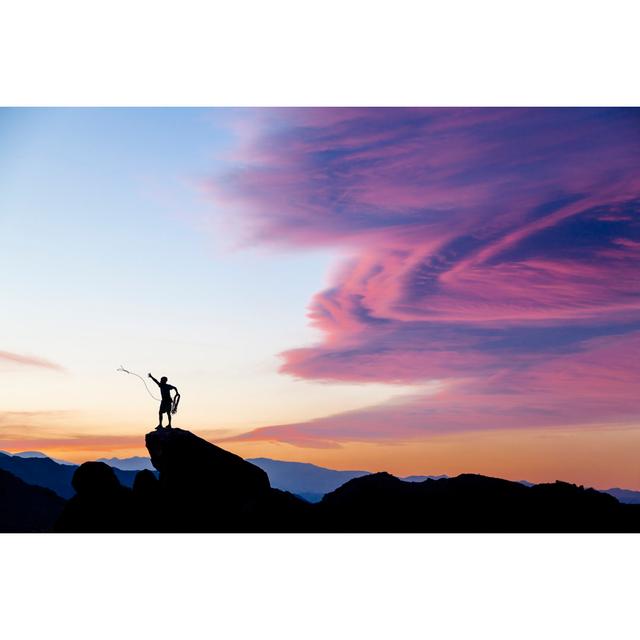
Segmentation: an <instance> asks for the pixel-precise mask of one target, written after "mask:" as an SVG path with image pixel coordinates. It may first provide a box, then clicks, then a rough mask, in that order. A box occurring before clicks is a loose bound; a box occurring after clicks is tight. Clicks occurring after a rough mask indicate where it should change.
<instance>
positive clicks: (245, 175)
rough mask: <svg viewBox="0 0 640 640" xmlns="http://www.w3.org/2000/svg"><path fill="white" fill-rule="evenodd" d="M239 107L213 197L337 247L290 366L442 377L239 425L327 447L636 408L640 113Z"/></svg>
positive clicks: (318, 371) (355, 374)
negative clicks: (420, 389) (315, 334)
mask: <svg viewBox="0 0 640 640" xmlns="http://www.w3.org/2000/svg"><path fill="white" fill-rule="evenodd" d="M247 116H248V120H249V121H250V125H249V124H247V125H244V126H245V129H244V130H243V136H242V145H241V146H240V147H239V148H238V149H237V150H236V152H235V155H234V167H235V168H234V169H233V170H232V171H230V172H228V173H226V174H224V175H220V176H215V177H214V178H212V179H211V181H210V182H209V183H208V185H207V188H208V190H209V193H210V195H211V197H212V198H214V199H215V200H216V201H217V202H218V203H221V204H223V205H224V207H225V210H228V211H230V214H231V216H232V217H233V220H235V221H238V223H240V226H241V228H242V229H243V233H244V234H245V236H246V239H247V240H248V241H249V242H253V243H259V244H267V245H272V246H276V247H285V248H297V249H299V248H303V249H304V248H306V247H327V248H333V249H337V250H339V251H341V252H342V253H343V254H344V255H345V258H344V260H343V262H342V264H341V265H340V266H339V268H338V269H337V270H336V273H335V274H334V277H333V281H332V283H331V286H330V287H329V288H328V289H327V290H325V291H320V292H318V293H316V294H315V295H314V297H313V299H312V300H311V303H310V307H309V318H310V321H311V323H312V324H313V326H315V327H316V328H317V329H318V330H319V331H320V332H321V336H322V339H321V340H320V342H318V344H315V345H311V346H305V347H301V348H295V349H291V350H289V351H287V352H285V353H283V354H282V358H283V364H282V368H281V370H282V372H284V373H286V374H290V375H293V376H297V377H300V378H305V379H315V380H333V381H350V382H354V381H356V382H357V381H360V382H369V381H371V382H387V383H402V384H407V383H415V384H416V385H420V384H421V383H423V382H424V381H428V380H433V379H437V380H440V381H441V382H442V389H441V391H440V393H439V394H436V395H431V394H429V395H427V396H424V397H420V396H417V397H415V398H413V399H411V400H410V401H405V402H403V403H392V404H391V405H385V406H381V407H372V408H370V409H367V410H364V411H360V412H355V413H353V412H352V413H348V414H344V415H341V416H334V417H329V418H325V419H322V420H316V421H312V422H310V423H306V424H300V425H280V426H271V427H265V428H263V429H258V430H256V431H254V432H252V433H250V434H247V435H246V436H243V437H244V438H246V439H274V440H282V441H287V442H300V443H301V442H304V443H307V445H308V444H309V443H312V444H314V446H335V445H336V443H339V442H340V441H344V440H361V439H362V440H373V441H377V440H384V441H392V440H394V439H399V438H405V437H408V438H411V437H420V435H421V434H424V433H429V432H432V431H433V430H436V431H441V430H460V429H478V428H496V427H499V428H517V427H518V426H536V425H562V424H579V423H587V422H589V423H591V422H594V421H599V422H606V421H611V420H619V419H628V420H635V419H637V418H638V417H639V415H640V407H639V406H638V401H637V400H636V397H637V395H638V394H637V388H638V386H637V385H638V382H640V376H639V373H638V365H637V364H636V362H635V359H634V358H631V357H629V355H628V354H630V353H633V352H634V350H635V353H638V346H640V343H639V341H638V335H639V332H640V280H639V279H638V277H637V273H638V269H639V267H640V112H639V111H638V110H635V109H301V110H268V111H266V112H262V113H261V115H260V119H259V120H256V119H255V117H254V116H253V115H252V114H247ZM240 122H241V123H242V118H240ZM241 126H243V125H242V124H241ZM602 390H606V393H604V392H601V391H602ZM307 445H305V446H307Z"/></svg>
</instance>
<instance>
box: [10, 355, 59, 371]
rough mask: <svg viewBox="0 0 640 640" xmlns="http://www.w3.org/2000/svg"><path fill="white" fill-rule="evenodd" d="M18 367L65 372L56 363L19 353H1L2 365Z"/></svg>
mask: <svg viewBox="0 0 640 640" xmlns="http://www.w3.org/2000/svg"><path fill="white" fill-rule="evenodd" d="M3 363H4V364H8V365H18V366H25V367H40V368H43V369H52V370H53V371H64V368H63V367H61V366H60V365H59V364H56V363H55V362H51V361H49V360H45V359H44V358H38V357H35V356H27V355H21V354H19V353H11V352H9V351H0V364H3Z"/></svg>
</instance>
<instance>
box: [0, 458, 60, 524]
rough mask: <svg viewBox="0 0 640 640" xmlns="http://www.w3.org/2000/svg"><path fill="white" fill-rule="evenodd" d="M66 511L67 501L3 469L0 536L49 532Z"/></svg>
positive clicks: (0, 473)
mask: <svg viewBox="0 0 640 640" xmlns="http://www.w3.org/2000/svg"><path fill="white" fill-rule="evenodd" d="M63 507H64V500H63V499H62V498H61V497H60V496H58V495H56V494H55V493H54V492H53V491H51V490H49V489H45V488H43V487H36V486H33V485H30V484H27V483H26V482H24V481H23V480H21V479H20V478H17V477H16V476H14V475H13V474H12V473H9V472H8V471H4V470H3V469H0V532H2V533H24V532H42V531H50V530H51V529H52V528H53V526H54V523H55V522H56V521H57V520H58V518H59V516H60V514H61V512H62V509H63Z"/></svg>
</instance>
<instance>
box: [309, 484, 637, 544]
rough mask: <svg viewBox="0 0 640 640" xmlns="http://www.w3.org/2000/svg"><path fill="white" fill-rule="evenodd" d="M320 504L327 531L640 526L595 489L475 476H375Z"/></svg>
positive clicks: (633, 512) (630, 511)
mask: <svg viewBox="0 0 640 640" xmlns="http://www.w3.org/2000/svg"><path fill="white" fill-rule="evenodd" d="M318 507H319V510H320V514H319V520H318V522H319V523H320V524H321V526H322V530H323V531H345V532H351V531H353V532H368V531H378V532H396V531H405V532H413V531H415V532H420V531H433V532H587V531H590V532H600V531H601V532H607V531H640V509H638V508H636V507H635V506H633V505H623V504H620V503H619V502H618V501H617V500H616V499H615V498H613V497H612V496H609V495H606V494H603V493H601V492H599V491H596V490H595V489H584V488H583V487H578V486H576V485H572V484H568V483H565V482H555V483H552V484H538V485H534V486H532V487H527V486H525V485H523V484H521V483H519V482H511V481H509V480H502V479H500V478H489V477H486V476H481V475H475V474H462V475H459V476H457V477H455V478H443V479H440V480H431V479H428V480H425V481H424V482H420V483H409V482H404V481H402V480H399V479H398V478H395V477H394V476H391V475H389V474H387V473H376V474H372V475H370V476H365V477H362V478H357V479H355V480H351V481H349V482H347V483H346V484H345V485H343V486H342V487H340V488H339V489H336V490H335V491H333V492H332V493H330V494H328V495H326V496H325V497H324V498H323V500H322V502H321V503H320V504H319V505H318Z"/></svg>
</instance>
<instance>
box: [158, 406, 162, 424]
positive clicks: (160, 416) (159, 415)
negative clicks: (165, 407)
mask: <svg viewBox="0 0 640 640" xmlns="http://www.w3.org/2000/svg"><path fill="white" fill-rule="evenodd" d="M158 426H159V427H161V426H162V409H160V411H158Z"/></svg>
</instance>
